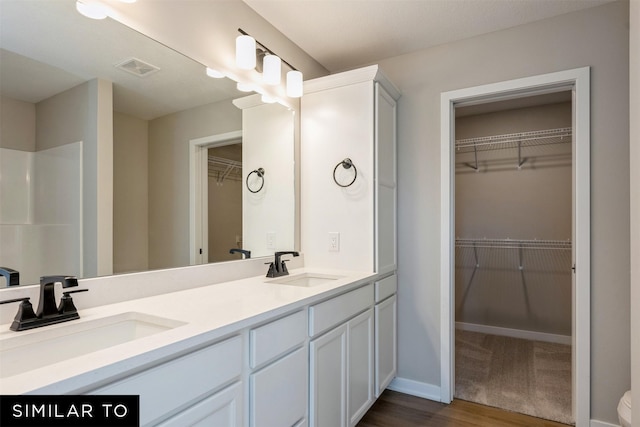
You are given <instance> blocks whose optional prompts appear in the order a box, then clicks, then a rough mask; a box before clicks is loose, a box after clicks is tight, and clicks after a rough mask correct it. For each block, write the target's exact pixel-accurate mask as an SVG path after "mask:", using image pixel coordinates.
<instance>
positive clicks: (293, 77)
mask: <svg viewBox="0 0 640 427" xmlns="http://www.w3.org/2000/svg"><path fill="white" fill-rule="evenodd" d="M238 32H239V33H240V36H238V37H237V38H236V65H237V66H238V67H239V68H241V69H243V70H251V69H253V68H255V69H256V70H257V71H258V72H262V81H263V83H265V84H268V85H271V86H277V85H279V84H280V82H281V80H282V63H284V64H285V65H287V66H288V67H289V68H290V69H291V71H289V72H288V73H287V80H286V84H287V88H286V93H287V96H289V97H291V98H300V97H301V96H302V93H303V83H302V82H303V76H302V72H300V71H298V70H296V69H295V68H294V67H293V66H292V65H291V64H289V63H288V62H287V61H285V60H284V59H282V58H280V57H279V56H278V55H276V54H275V53H274V52H273V51H272V50H271V49H269V48H268V47H266V46H265V45H263V44H262V43H260V42H258V41H256V39H254V38H253V37H251V36H250V35H249V34H248V33H246V32H245V31H243V30H242V29H241V28H238ZM257 58H260V59H262V64H257ZM256 64H257V66H256Z"/></svg>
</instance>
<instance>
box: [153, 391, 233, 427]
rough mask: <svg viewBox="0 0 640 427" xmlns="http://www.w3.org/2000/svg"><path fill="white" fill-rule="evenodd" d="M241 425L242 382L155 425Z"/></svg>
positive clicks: (217, 426)
mask: <svg viewBox="0 0 640 427" xmlns="http://www.w3.org/2000/svg"><path fill="white" fill-rule="evenodd" d="M239 425H242V383H239V382H238V383H235V384H233V385H231V386H229V387H227V388H225V389H224V390H222V391H219V392H217V393H216V394H214V395H213V396H209V397H207V398H206V399H203V400H202V401H200V402H198V403H196V404H195V405H193V406H192V407H190V408H189V409H186V410H184V411H182V412H180V413H178V414H177V415H175V416H173V417H171V418H169V419H168V420H167V421H165V422H163V423H160V424H158V426H157V427H184V426H191V427H204V426H215V427H237V426H239Z"/></svg>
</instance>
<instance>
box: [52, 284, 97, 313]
mask: <svg viewBox="0 0 640 427" xmlns="http://www.w3.org/2000/svg"><path fill="white" fill-rule="evenodd" d="M87 291H89V289H77V290H75V291H66V292H63V293H62V298H60V305H58V313H60V314H69V313H77V312H78V309H77V308H76V306H75V304H73V298H71V294H76V293H78V292H87Z"/></svg>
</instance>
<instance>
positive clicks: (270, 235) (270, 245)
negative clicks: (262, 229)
mask: <svg viewBox="0 0 640 427" xmlns="http://www.w3.org/2000/svg"><path fill="white" fill-rule="evenodd" d="M275 248H276V233H275V232H274V231H268V232H267V249H275Z"/></svg>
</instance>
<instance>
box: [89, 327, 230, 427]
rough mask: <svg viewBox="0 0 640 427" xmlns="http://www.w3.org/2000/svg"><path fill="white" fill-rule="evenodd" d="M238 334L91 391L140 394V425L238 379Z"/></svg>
mask: <svg viewBox="0 0 640 427" xmlns="http://www.w3.org/2000/svg"><path fill="white" fill-rule="evenodd" d="M241 371H242V341H241V339H240V337H239V336H236V337H233V338H230V339H228V340H226V341H222V342H220V343H217V344H214V345H211V346H209V347H207V348H204V349H202V350H198V351H195V352H193V353H190V354H187V355H186V356H182V357H179V358H177V359H174V360H171V361H169V362H166V363H163V364H161V365H159V366H156V367H154V368H151V369H147V370H146V371H143V372H140V373H139V374H135V375H132V376H130V377H128V378H125V379H123V380H120V381H117V382H115V383H113V384H109V385H107V386H105V387H102V388H99V389H97V390H94V391H92V392H90V394H138V395H140V425H141V426H145V425H148V424H151V422H152V421H155V420H159V419H160V418H163V417H164V416H165V415H167V414H169V413H172V412H174V411H176V410H178V409H179V408H181V407H184V406H185V405H189V404H192V403H195V402H196V401H198V400H199V399H201V398H202V396H203V395H205V394H207V393H211V392H212V391H214V390H216V389H218V388H220V387H222V386H224V385H227V384H230V383H231V382H233V381H234V380H236V379H239V378H240V374H241Z"/></svg>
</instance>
